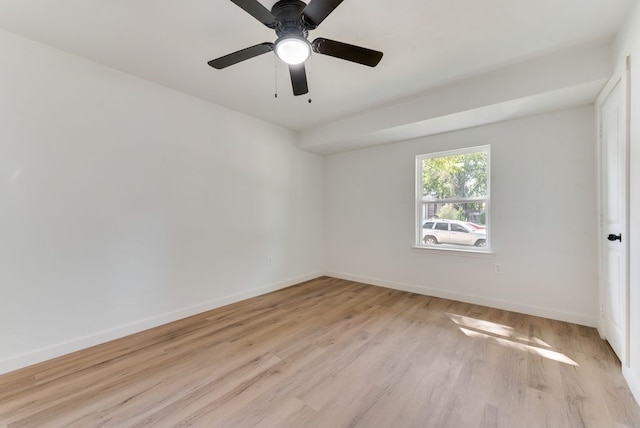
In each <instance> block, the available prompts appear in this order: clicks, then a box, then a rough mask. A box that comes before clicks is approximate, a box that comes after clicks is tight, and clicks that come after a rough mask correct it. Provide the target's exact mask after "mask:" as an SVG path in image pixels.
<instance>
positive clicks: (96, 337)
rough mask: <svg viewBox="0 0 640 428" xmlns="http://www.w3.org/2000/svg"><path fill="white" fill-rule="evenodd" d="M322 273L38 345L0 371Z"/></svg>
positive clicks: (1, 363) (4, 362) (0, 363)
mask: <svg viewBox="0 0 640 428" xmlns="http://www.w3.org/2000/svg"><path fill="white" fill-rule="evenodd" d="M323 275H324V273H323V272H317V273H312V274H309V275H304V276H300V277H297V278H292V279H289V280H287V281H282V282H278V283H274V284H269V285H266V286H263V287H258V288H254V289H251V290H247V291H243V292H241V293H237V294H233V295H231V296H225V297H220V298H217V299H213V300H210V301H208V302H204V303H200V304H198V305H194V306H190V307H187V308H182V309H177V310H174V311H171V312H167V313H164V314H160V315H158V316H154V317H152V318H147V319H144V320H140V321H136V322H134V323H130V324H126V325H123V326H119V327H115V328H112V329H108V330H104V331H101V332H98V333H95V334H92V335H89V336H85V337H80V338H76V339H72V340H69V341H65V342H62V343H58V344H55V345H53V346H48V347H46V348H41V349H37V350H35V351H32V352H27V353H24V354H21V355H16V356H12V357H9V358H7V359H4V360H0V374H5V373H9V372H12V371H14V370H18V369H21V368H24V367H27V366H31V365H33V364H37V363H41V362H43V361H47V360H51V359H53V358H57V357H60V356H62V355H66V354H70V353H72V352H76V351H79V350H82V349H86V348H89V347H91V346H95V345H99V344H101V343H105V342H109V341H111V340H114V339H119V338H121V337H124V336H128V335H131V334H134V333H139V332H141V331H144V330H148V329H150V328H154V327H158V326H160V325H163V324H167V323H170V322H173V321H177V320H180V319H183V318H187V317H190V316H193V315H197V314H199V313H202V312H206V311H210V310H212V309H216V308H219V307H222V306H226V305H229V304H231V303H235V302H239V301H241V300H246V299H249V298H251V297H256V296H260V295H262V294H266V293H270V292H272V291H276V290H280V289H283V288H287V287H290V286H292V285H296V284H299V283H301V282H304V281H309V280H311V279H315V278H318V277H321V276H323Z"/></svg>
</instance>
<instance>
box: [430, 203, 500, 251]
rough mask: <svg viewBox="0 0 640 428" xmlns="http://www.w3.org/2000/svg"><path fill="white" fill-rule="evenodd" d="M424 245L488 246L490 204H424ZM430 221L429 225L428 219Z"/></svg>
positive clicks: (453, 246) (454, 246) (442, 246)
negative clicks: (487, 220)
mask: <svg viewBox="0 0 640 428" xmlns="http://www.w3.org/2000/svg"><path fill="white" fill-rule="evenodd" d="M422 216H423V218H422V220H421V222H420V224H422V225H423V226H426V225H427V224H428V225H429V227H426V228H425V227H423V228H422V234H421V235H420V238H421V241H420V245H425V246H439V247H441V248H447V247H449V248H468V247H486V245H487V234H488V229H487V225H486V219H487V203H486V202H461V203H450V204H442V203H427V202H424V203H422ZM427 219H429V221H427V222H425V220H427Z"/></svg>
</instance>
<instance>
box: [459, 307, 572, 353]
mask: <svg viewBox="0 0 640 428" xmlns="http://www.w3.org/2000/svg"><path fill="white" fill-rule="evenodd" d="M447 315H448V316H449V318H450V319H451V320H452V321H453V322H454V323H456V324H457V325H458V328H459V329H460V331H462V332H463V333H464V334H465V335H467V336H468V337H475V338H482V339H487V340H492V341H493V342H494V343H497V344H499V345H501V346H506V347H509V348H513V349H517V350H519V351H523V352H531V353H534V354H536V355H539V356H541V357H543V358H547V359H549V360H553V361H558V362H560V363H564V364H569V365H572V366H578V363H576V362H575V361H573V360H572V359H571V358H569V357H567V356H566V355H565V354H563V353H561V352H557V351H554V350H553V349H552V348H551V346H549V344H547V343H546V342H545V341H543V340H542V339H540V338H537V337H533V338H528V337H524V336H519V335H517V334H515V330H514V328H513V327H509V326H506V325H503V324H497V323H493V322H490V321H484V320H479V319H476V318H471V317H466V316H463V315H457V314H450V313H448V314H447ZM523 342H524V343H523Z"/></svg>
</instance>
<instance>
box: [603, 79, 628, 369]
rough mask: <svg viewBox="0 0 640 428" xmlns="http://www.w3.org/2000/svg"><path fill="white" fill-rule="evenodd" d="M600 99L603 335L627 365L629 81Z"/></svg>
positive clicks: (616, 83)
mask: <svg viewBox="0 0 640 428" xmlns="http://www.w3.org/2000/svg"><path fill="white" fill-rule="evenodd" d="M617 76H619V77H617V78H615V79H614V80H613V81H612V82H610V84H609V85H607V87H606V88H605V91H604V92H603V93H602V95H601V97H600V98H599V100H600V102H599V108H600V126H601V128H600V135H601V152H600V153H601V161H602V166H601V181H602V183H601V185H602V191H601V203H602V207H601V215H602V227H601V231H602V233H603V235H604V236H602V237H601V240H602V241H601V242H603V249H602V252H601V254H602V258H601V263H602V265H603V266H602V286H603V290H602V291H603V293H602V297H603V302H602V304H603V314H602V315H603V320H602V322H603V326H602V327H603V330H604V331H603V333H604V335H605V337H606V339H607V340H608V341H609V343H610V344H611V347H612V348H613V350H614V351H615V352H616V354H617V355H618V357H619V358H620V361H621V362H622V364H623V365H626V364H627V361H628V358H627V355H628V354H627V352H628V343H629V342H628V332H629V325H628V320H629V307H628V302H629V295H628V293H629V288H628V282H627V281H628V280H627V277H628V275H627V264H628V259H627V254H628V252H627V248H628V243H627V240H628V236H629V234H628V227H627V203H628V198H627V188H628V183H627V180H628V179H627V177H628V176H627V150H628V148H627V130H628V128H627V95H626V93H627V84H626V82H627V80H626V70H625V72H623V73H619V74H617Z"/></svg>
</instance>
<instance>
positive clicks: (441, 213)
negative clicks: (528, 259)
mask: <svg viewBox="0 0 640 428" xmlns="http://www.w3.org/2000/svg"><path fill="white" fill-rule="evenodd" d="M489 163H490V162H489V146H480V147H472V148H468V149H461V150H452V151H448V152H440V153H431V154H424V155H419V156H416V190H417V192H416V193H417V194H416V241H417V242H416V245H417V246H418V247H426V248H442V249H454V250H467V251H488V249H489V243H490V239H489V227H488V225H489V221H488V220H489V181H490V171H489Z"/></svg>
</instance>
